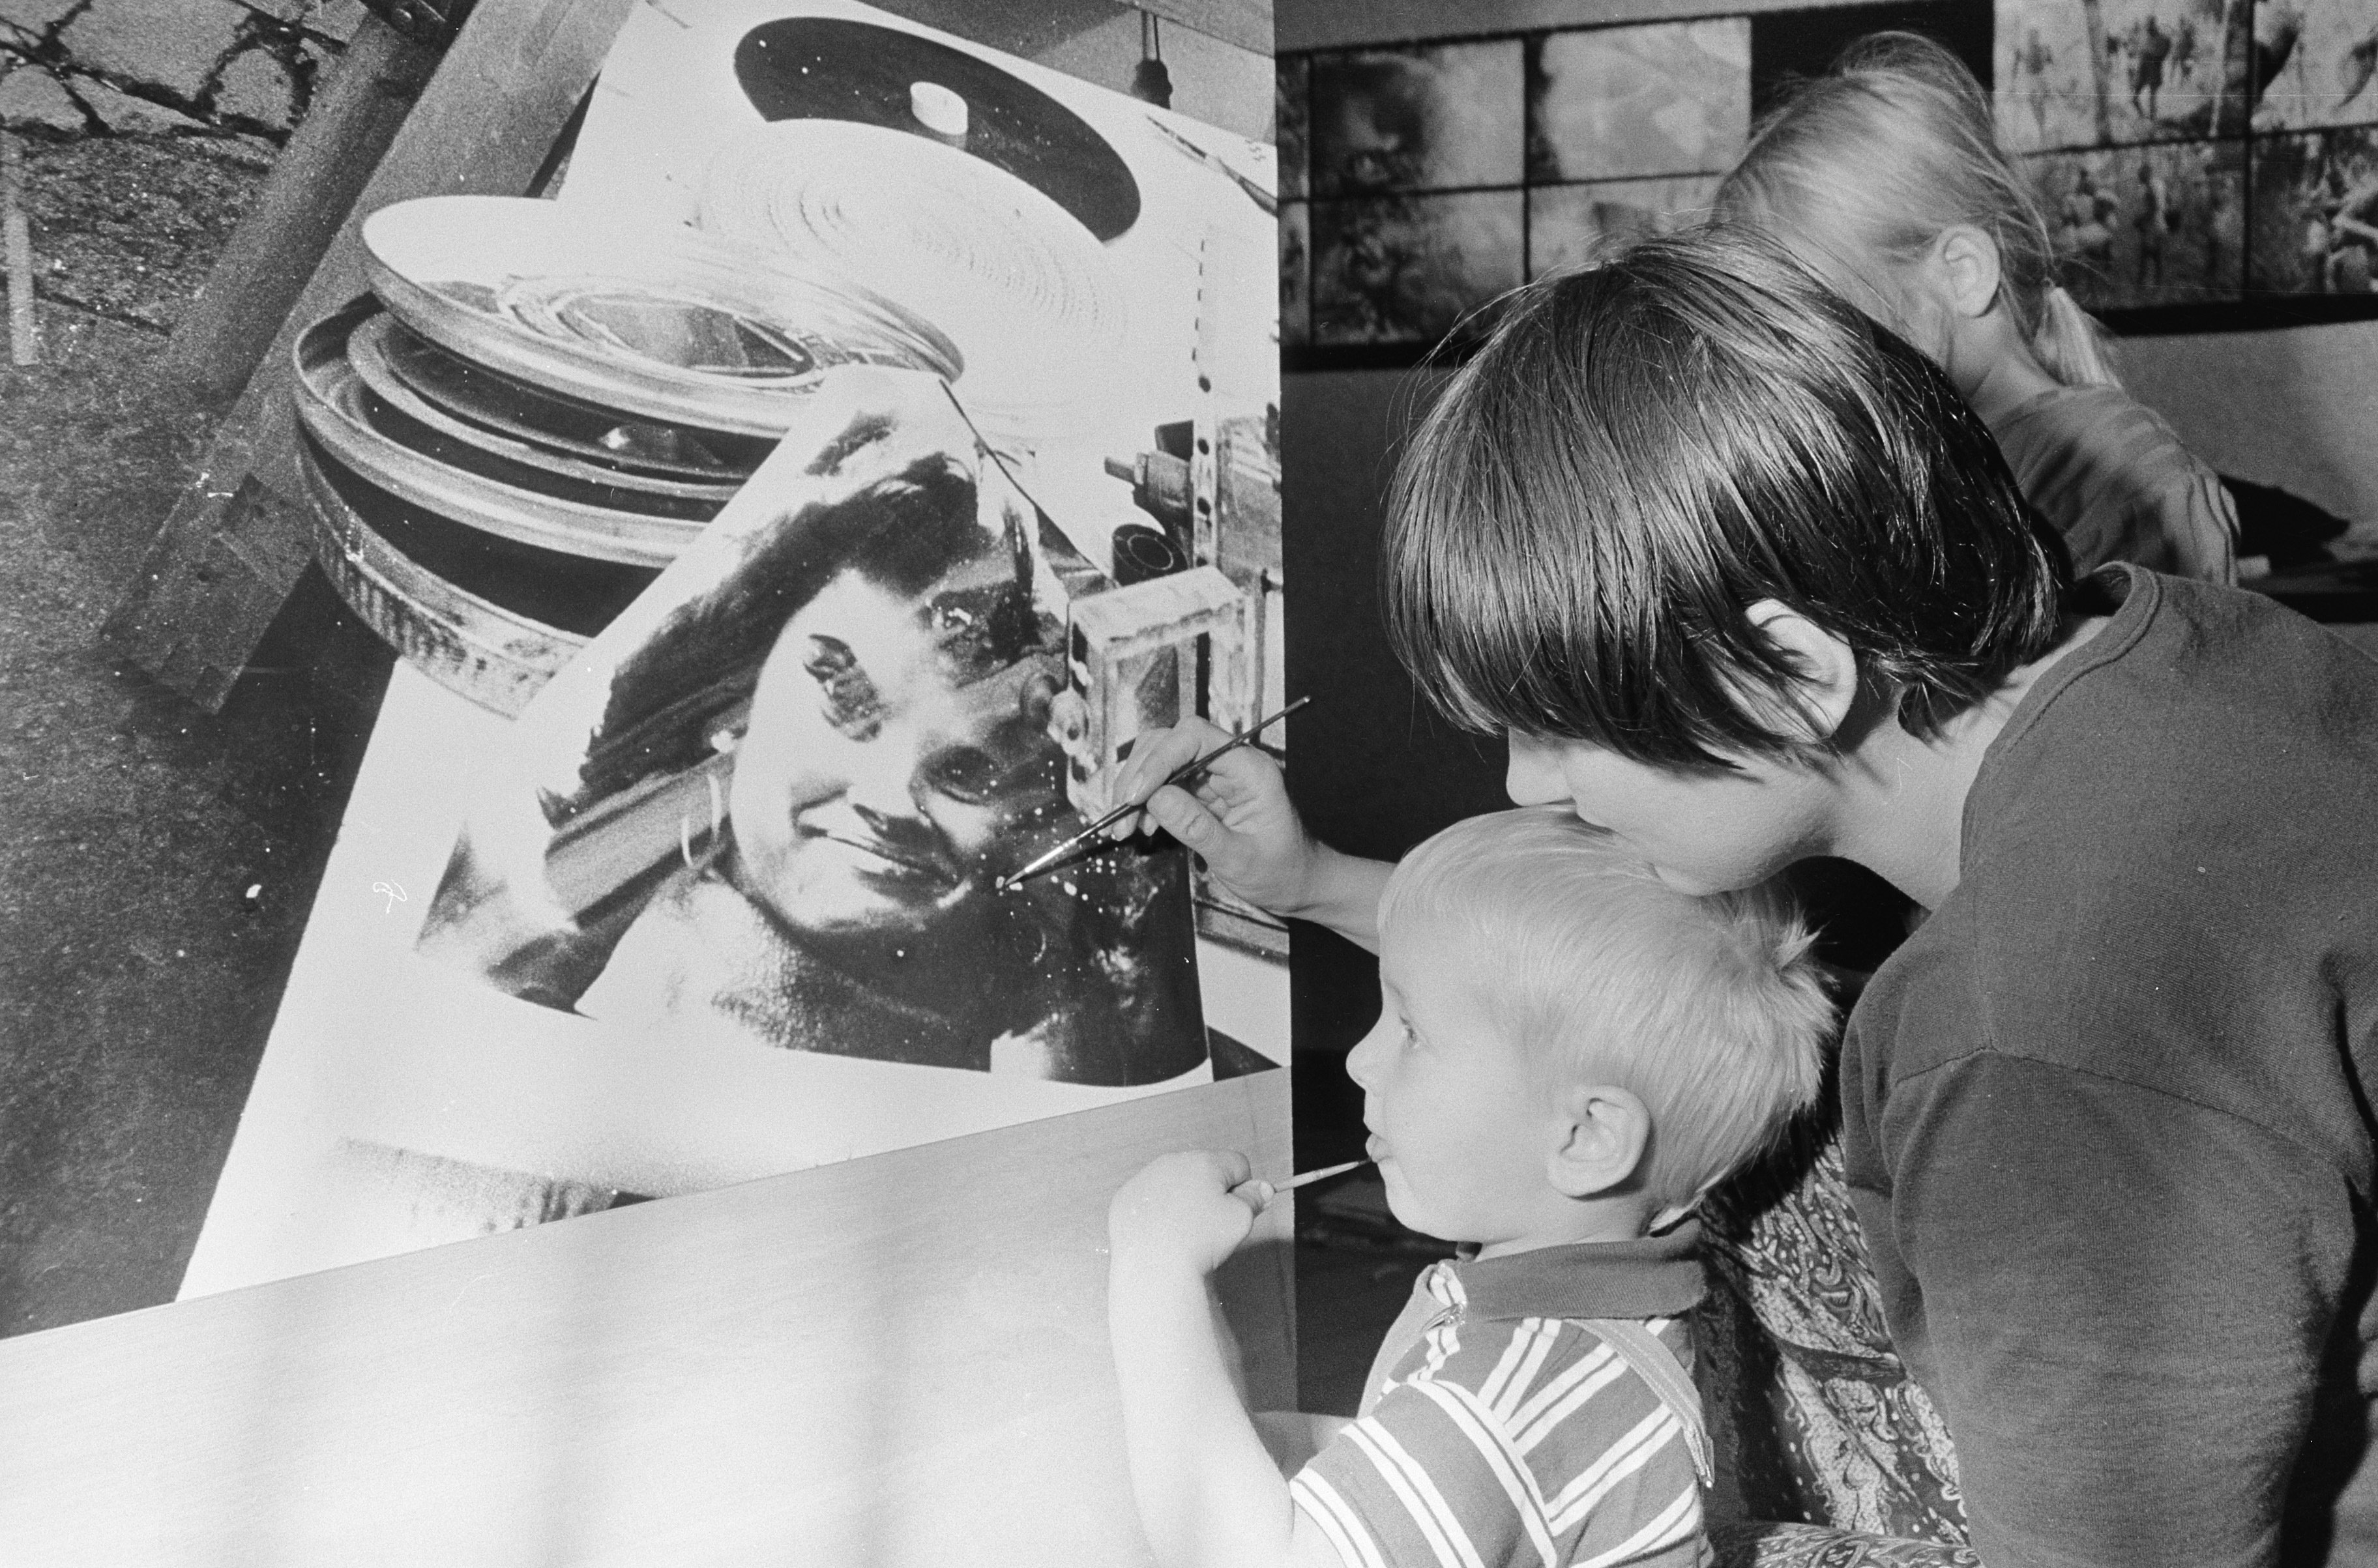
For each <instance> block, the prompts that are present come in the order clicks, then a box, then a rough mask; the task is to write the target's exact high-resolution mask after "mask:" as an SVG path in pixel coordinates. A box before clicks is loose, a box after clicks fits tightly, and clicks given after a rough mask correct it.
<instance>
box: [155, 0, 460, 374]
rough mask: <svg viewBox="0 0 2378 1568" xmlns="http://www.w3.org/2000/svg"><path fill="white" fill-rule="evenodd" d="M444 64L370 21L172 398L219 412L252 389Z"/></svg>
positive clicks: (191, 339) (192, 336)
mask: <svg viewBox="0 0 2378 1568" xmlns="http://www.w3.org/2000/svg"><path fill="white" fill-rule="evenodd" d="M437 65H438V52H437V51H436V50H434V49H430V48H427V47H426V46H424V45H422V44H419V43H415V42H413V41H412V40H410V39H408V38H406V37H405V36H404V35H403V34H402V33H400V32H398V31H397V30H395V29H394V28H392V27H390V26H389V25H388V24H387V23H386V22H383V21H381V20H380V19H379V18H377V17H370V18H366V20H365V21H364V23H363V25H362V26H361V28H360V29H358V30H357V31H356V33H355V38H354V42H353V43H351V44H349V45H348V47H347V50H346V53H345V54H342V55H341V56H340V57H339V61H338V64H337V65H336V66H332V67H331V69H330V75H329V76H328V78H325V80H324V81H323V84H322V90H321V92H320V93H319V94H318V96H317V97H316V98H315V100H314V102H313V105H312V106H311V107H310V108H309V109H308V110H307V111H306V118H305V120H304V121H303V123H301V124H300V125H299V126H298V127H297V134H296V135H294V136H293V137H291V138H289V145H288V146H287V147H286V148H284V149H282V153H281V156H280V157H279V158H277V159H275V160H274V161H273V164H272V174H271V175H270V177H269V178H268V179H267V180H266V181H265V183H264V189H263V190H262V191H261V192H259V193H258V196H257V199H256V205H255V206H254V207H253V208H251V209H249V211H248V213H247V216H246V217H245V218H243V219H241V220H240V222H239V227H238V228H236V229H234V231H233V232H232V236H231V240H230V243H229V244H227V245H224V246H223V250H222V255H221V256H220V257H217V258H216V260H215V265H214V270H213V271H212V272H211V273H210V275H209V276H208V279H207V285H206V287H204V288H203V289H200V290H199V291H198V298H196V299H195V300H192V301H191V302H190V309H189V313H188V314H187V315H186V316H185V317H183V318H182V324H181V325H180V326H179V327H178V328H176V329H174V339H173V341H172V342H170V343H168V344H167V345H166V347H165V353H164V354H163V356H162V359H161V360H160V361H159V363H158V367H157V379H158V383H159V389H160V391H161V392H162V393H164V394H166V395H170V396H177V397H178V396H184V395H186V396H189V397H192V398H195V399H197V400H198V401H200V402H203V403H208V404H220V403H222V402H223V401H226V400H228V399H230V398H232V397H234V396H235V395H236V394H237V393H238V392H239V390H240V389H241V388H242V387H244V386H246V384H247V378H248V377H249V376H250V375H251V374H253V373H254V371H255V369H256V367H257V365H258V363H259V362H261V361H262V359H263V358H264V355H265V353H266V351H267V349H268V348H270V345H271V343H272V342H273V341H274V339H275V337H276V336H277V335H278V334H279V332H280V329H281V323H282V319H283V318H284V317H287V316H288V314H289V307H290V306H291V305H294V304H295V303H296V300H297V296H298V293H300V292H301V291H302V290H303V289H304V288H305V286H306V282H307V281H309V280H310V279H311V278H312V276H313V273H314V269H316V268H317V267H318V266H319V265H320V264H321V260H322V256H323V254H324V252H326V251H327V250H329V248H330V242H331V241H332V240H333V239H335V238H336V237H337V236H338V233H339V231H340V229H341V228H342V225H343V224H344V221H345V219H346V215H347V213H348V211H349V210H350V209H352V208H353V207H354V204H355V197H356V196H357V195H358V194H359V193H360V192H361V191H362V190H363V188H364V186H365V185H366V183H367V182H368V181H369V180H370V178H371V175H372V171H373V170H374V169H376V168H378V165H379V161H380V158H381V156H382V155H383V154H385V153H386V152H387V151H388V149H389V145H390V143H391V142H392V141H394V140H395V139H396V136H397V133H398V132H399V131H400V130H401V129H402V127H403V125H404V120H405V116H406V115H407V114H409V113H411V111H412V108H413V103H414V100H415V99H417V98H419V97H420V96H421V92H422V90H423V89H424V88H425V87H426V86H427V85H428V83H429V78H430V76H431V75H432V73H433V72H434V71H435V70H436V68H437Z"/></svg>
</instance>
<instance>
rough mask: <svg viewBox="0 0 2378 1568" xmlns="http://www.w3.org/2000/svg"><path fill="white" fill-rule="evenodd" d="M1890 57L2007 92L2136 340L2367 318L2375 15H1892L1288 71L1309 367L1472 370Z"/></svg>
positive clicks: (2102, 299)
mask: <svg viewBox="0 0 2378 1568" xmlns="http://www.w3.org/2000/svg"><path fill="white" fill-rule="evenodd" d="M1885 28H1912V29H1915V30H1919V31H1924V32H1927V33H1929V34H1931V35H1932V36H1934V37H1936V38H1938V39H1939V40H1940V42H1943V43H1945V44H1947V45H1948V46H1949V47H1950V48H1951V49H1952V52H1954V53H1956V54H1959V56H1960V57H1961V58H1963V59H1964V60H1965V61H1966V62H1967V64H1968V65H1969V66H1972V67H1973V68H1974V71H1975V74H1976V77H1977V78H1980V79H1981V80H1982V81H1983V82H1984V83H1985V85H1986V86H1987V87H1988V88H1989V90H1990V91H1991V92H1992V95H1993V100H1994V104H1995V110H1996V122H1997V130H1998V135H1999V138H2000V144H2001V145H2002V146H2003V147H2004V148H2005V149H2006V150H2007V151H2008V152H2009V153H2010V154H2011V155H2012V157H2013V158H2014V159H2015V161H2016V162H2017V165H2018V167H2020V168H2021V169H2022V170H2023V171H2024V173H2025V174H2026V175H2027V176H2028V177H2029V178H2030V179H2031V180H2032V181H2033V183H2034V186H2035V187H2036V190H2037V191H2038V193H2039V196H2040V198H2041V201H2042V203H2043V205H2044V207H2045V209H2046V215H2047V218H2048V224H2049V228H2050V230H2051V235H2052V238H2053V240H2054V242H2055V244H2056V246H2057V248H2058V250H2059V252H2060V256H2061V257H2062V258H2063V261H2064V264H2065V267H2066V269H2067V271H2068V273H2069V275H2070V277H2069V281H2070V282H2071V285H2072V292H2073V293H2074V295H2075V297H2077V298H2078V299H2079V300H2080V301H2081V302H2082V304H2083V305H2085V306H2086V307H2088V308H2089V309H2091V310H2094V311H2097V312H2100V313H2103V314H2107V315H2108V317H2109V318H2110V320H2111V322H2112V324H2113V325H2114V326H2115V327H2116V328H2117V329H2120V330H2123V331H2155V330H2202V329H2220V328H2223V327H2225V326H2235V327H2250V326H2262V325H2269V324H2272V323H2273V322H2274V321H2282V320H2312V319H2332V318H2337V317H2350V316H2356V315H2364V314H2372V313H2378V304H2373V302H2378V294H2372V293H2371V291H2370V289H2369V288H2368V286H2367V280H2368V278H2369V277H2370V276H2371V274H2372V271H2373V267H2372V258H2373V257H2374V256H2378V174H2373V172H2372V167H2371V163H2370V148H2369V142H2370V139H2371V132H2372V127H2378V0H2312V3H2311V4H2306V5H2298V4H2284V3H2281V0H1996V3H1995V5H1994V6H1990V5H1984V6H1974V7H1967V6H1962V5H1958V6H1951V5H1932V6H1927V5H1921V4H1916V5H1910V4H1892V3H1889V0H1883V3H1879V4H1874V5H1865V6H1823V7H1811V8H1808V9H1805V10H1802V9H1783V10H1761V11H1759V12H1757V13H1756V14H1753V15H1748V16H1724V15H1719V16H1713V17H1708V18H1694V19H1685V20H1678V21H1663V22H1653V23H1622V24H1615V25H1608V26H1581V27H1571V28H1554V29H1544V30H1533V31H1528V32H1523V33H1518V34H1503V35H1495V36H1483V37H1459V36H1455V37H1446V38H1435V39H1423V40H1415V41H1412V42H1404V43H1396V44H1383V45H1374V46H1368V47H1364V48H1362V49H1354V50H1321V51H1315V52H1312V53H1309V54H1291V55H1284V56H1282V57H1281V58H1280V60H1279V96H1280V102H1281V105H1282V109H1281V117H1280V124H1281V126H1283V127H1284V128H1283V131H1282V148H1283V150H1282V156H1283V159H1284V160H1291V162H1292V159H1293V155H1292V154H1291V151H1290V144H1291V142H1297V143H1300V144H1302V143H1303V142H1304V141H1307V140H1309V145H1310V152H1309V159H1310V162H1309V169H1310V175H1309V178H1308V179H1306V180H1303V181H1302V182H1300V181H1299V180H1298V178H1297V174H1296V172H1294V171H1291V169H1289V167H1288V166H1287V165H1284V172H1283V182H1284V183H1283V189H1284V191H1285V192H1286V193H1287V196H1288V199H1287V201H1286V202H1285V204H1284V205H1283V207H1282V209H1281V234H1282V249H1281V253H1280V266H1281V280H1280V289H1281V295H1282V298H1283V299H1284V300H1286V301H1288V302H1291V309H1292V311H1304V310H1308V309H1309V314H1310V319H1309V323H1308V322H1306V321H1304V320H1303V319H1301V318H1299V317H1295V316H1293V315H1292V316H1291V317H1290V318H1289V319H1284V321H1283V324H1282V338H1281V341H1282V344H1283V346H1284V347H1285V348H1286V349H1287V350H1288V351H1289V354H1290V363H1291V367H1312V368H1327V367H1332V366H1342V365H1408V364H1411V363H1414V362H1415V361H1417V360H1418V359H1419V358H1421V357H1422V356H1423V354H1426V353H1430V352H1432V351H1433V350H1435V349H1436V348H1437V347H1438V345H1439V344H1440V341H1447V334H1448V332H1452V333H1453V336H1452V338H1451V340H1450V341H1447V347H1448V348H1450V350H1451V351H1452V352H1454V353H1457V354H1458V353H1460V352H1461V350H1462V348H1463V346H1464V345H1465V344H1467V343H1468V342H1470V341H1474V340H1475V339H1476V337H1477V336H1478V335H1479V334H1480V333H1481V331H1482V330H1483V327H1484V325H1485V323H1486V317H1485V316H1484V315H1483V314H1481V310H1482V307H1483V306H1488V305H1491V304H1492V302H1493V301H1494V300H1495V297H1496V296H1497V295H1498V294H1499V293H1501V292H1502V291H1504V290H1506V289H1508V288H1510V287H1511V286H1513V285H1514V284H1516V283H1519V282H1523V281H1527V280H1530V279H1533V278H1539V277H1543V275H1545V274H1546V273H1548V272H1553V271H1557V270H1559V269H1562V268H1565V267H1573V266H1577V265H1579V264H1582V263H1584V262H1586V261H1588V260H1590V259H1591V257H1594V256H1595V255H1597V254H1599V253H1601V252H1602V251H1603V250H1604V249H1606V248H1608V247H1609V246H1611V245H1616V244H1623V243H1625V242H1626V241H1627V240H1629V239H1631V238H1633V237H1636V236H1638V235H1640V234H1644V233H1656V232H1660V231H1663V230H1666V229H1669V228H1673V227H1675V226H1676V225H1678V224H1681V223H1685V222H1689V221H1695V220H1696V219H1698V218H1699V217H1700V216H1701V215H1702V214H1703V213H1704V212H1705V211H1706V210H1707V207H1708V202H1709V199H1710V197H1711V195H1712V194H1713V192H1714V190H1715V188H1716V186H1717V182H1718V180H1719V179H1720V178H1721V177H1722V176H1723V174H1724V173H1725V172H1726V171H1727V170H1728V169H1729V168H1731V167H1732V166H1733V164H1734V162H1735V160H1737V159H1738V158H1739V157H1740V156H1741V153H1742V150H1743V148H1744V147H1745V145H1746V144H1747V137H1748V133H1749V128H1750V126H1751V123H1752V118H1753V111H1754V106H1762V107H1763V106H1765V105H1768V104H1770V103H1771V102H1772V101H1773V95H1774V94H1775V93H1776V92H1777V91H1778V90H1780V89H1781V88H1783V87H1784V86H1785V85H1787V84H1788V82H1789V81H1790V80H1791V79H1792V78H1794V77H1795V76H1796V75H1797V74H1800V73H1806V72H1813V71H1820V70H1822V69H1824V68H1825V67H1826V66H1828V65H1829V64H1830V63H1831V61H1832V58H1833V57H1834V55H1835V54H1837V53H1838V51H1839V49H1840V48H1842V47H1845V46H1846V45H1848V44H1849V43H1851V42H1855V41H1856V39H1857V38H1859V37H1861V36H1863V35H1864V34H1865V33H1867V32H1869V31H1874V30H1880V29H1885ZM1514 54H1516V55H1517V57H1518V60H1519V65H1520V67H1521V81H1520V91H1519V95H1518V99H1517V101H1516V102H1515V101H1514V98H1513V96H1512V93H1511V91H1510V87H1509V84H1510V81H1511V69H1512V61H1513V58H1514ZM1291 126H1292V127H1294V128H1293V131H1292V132H1291V130H1290V129H1289V128H1287V127H1291ZM1515 138H1516V140H1517V143H1518V146H1519V149H1520V150H1521V156H1520V160H1519V168H1518V170H1517V171H1516V172H1514V170H1513V166H1512V155H1511V150H1512V147H1513V144H1514V140H1515ZM1300 193H1305V194H1303V195H1301V194H1300ZM1300 237H1301V243H1300ZM1457 327H1458V328H1459V330H1458V331H1455V330H1454V329H1456V328H1457Z"/></svg>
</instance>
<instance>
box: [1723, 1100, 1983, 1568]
mask: <svg viewBox="0 0 2378 1568" xmlns="http://www.w3.org/2000/svg"><path fill="white" fill-rule="evenodd" d="M1701 1214H1702V1219H1703V1226H1704V1233H1705V1235H1706V1237H1707V1239H1708V1243H1709V1246H1708V1255H1709V1263H1710V1284H1711V1291H1710V1295H1709V1298H1708V1299H1707V1301H1705V1302H1704V1304H1703V1305H1702V1307H1701V1308H1700V1309H1699V1312H1698V1314H1697V1317H1696V1321H1695V1323H1694V1335H1695V1338H1696V1342H1697V1344H1698V1345H1699V1347H1700V1348H1701V1354H1702V1358H1703V1359H1702V1363H1701V1371H1702V1387H1703V1393H1704V1397H1705V1398H1706V1400H1707V1402H1708V1405H1709V1415H1710V1429H1711V1437H1712V1439H1714V1440H1715V1442H1716V1444H1717V1449H1718V1469H1719V1481H1718V1486H1717V1489H1716V1490H1715V1491H1714V1492H1713V1494H1712V1495H1711V1500H1710V1508H1709V1515H1710V1518H1711V1538H1712V1539H1713V1540H1714V1541H1715V1542H1716V1544H1717V1546H1718V1550H1719V1561H1720V1562H1722V1563H1723V1564H1726V1565H1727V1568H1735V1565H1751V1564H1756V1565H1757V1568H1978V1563H1979V1559H1977V1558H1976V1556H1975V1555H1974V1553H1973V1551H1972V1550H1971V1549H1970V1548H1969V1547H1967V1545H1966V1544H1965V1540H1966V1535H1965V1513H1964V1498H1963V1495H1962V1494H1961V1493H1960V1492H1959V1490H1958V1488H1957V1456H1956V1453H1955V1451H1954V1450H1953V1449H1952V1447H1951V1446H1950V1442H1949V1431H1948V1428H1947V1426H1946V1424H1945V1423H1943V1422H1942V1420H1941V1419H1940V1412H1939V1411H1938V1410H1936V1409H1935V1408H1934V1407H1933V1406H1932V1402H1931V1400H1930V1399H1929V1398H1928V1396H1927V1395H1926V1394H1925V1393H1924V1391H1923V1390H1922V1389H1921V1388H1918V1387H1917V1386H1916V1383H1915V1382H1913V1381H1912V1380H1911V1379H1910V1378H1909V1377H1908V1375H1907V1370H1906V1368H1905V1367H1904V1366H1903V1365H1902V1364H1901V1362H1900V1359H1899V1357H1898V1355H1897V1354H1896V1353H1895V1352H1893V1351H1892V1347H1891V1335H1890V1333H1889V1331H1888V1330H1887V1329H1886V1327H1885V1326H1884V1323H1883V1319H1882V1308H1881V1301H1880V1296H1879V1294H1878V1292H1877V1290H1876V1287H1875V1283H1874V1275H1873V1271H1872V1269H1871V1268H1870V1266H1869V1265H1868V1259H1867V1251H1866V1240H1865V1238H1864V1237H1863V1236H1862V1235H1861V1234H1860V1233H1859V1230H1858V1227H1857V1221H1856V1216H1855V1215H1853V1213H1852V1212H1851V1208H1850V1201H1849V1190H1848V1186H1847V1184H1846V1182H1845V1181H1844V1178H1843V1171H1842V1158H1841V1150H1840V1147H1839V1143H1838V1141H1837V1138H1836V1136H1835V1134H1834V1131H1833V1130H1832V1128H1830V1127H1812V1128H1810V1129H1808V1131H1807V1132H1806V1134H1805V1135H1804V1136H1803V1137H1802V1138H1801V1139H1800V1140H1798V1141H1797V1143H1796V1144H1795V1146H1794V1147H1792V1148H1791V1149H1789V1150H1787V1151H1786V1152H1785V1153H1784V1155H1780V1156H1779V1157H1777V1158H1776V1159H1773V1160H1771V1161H1769V1162H1767V1163H1766V1164H1764V1165H1762V1166H1759V1167H1755V1168H1754V1169H1752V1170H1751V1171H1748V1172H1747V1173H1745V1174H1744V1175H1742V1176H1739V1177H1737V1178H1735V1179H1733V1180H1731V1181H1729V1182H1727V1183H1726V1184H1724V1185H1723V1187H1721V1188H1720V1189H1719V1190H1718V1191H1716V1192H1714V1193H1712V1194H1711V1196H1710V1197H1709V1198H1708V1199H1705V1200H1704V1201H1703V1203H1702V1204H1701Z"/></svg>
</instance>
